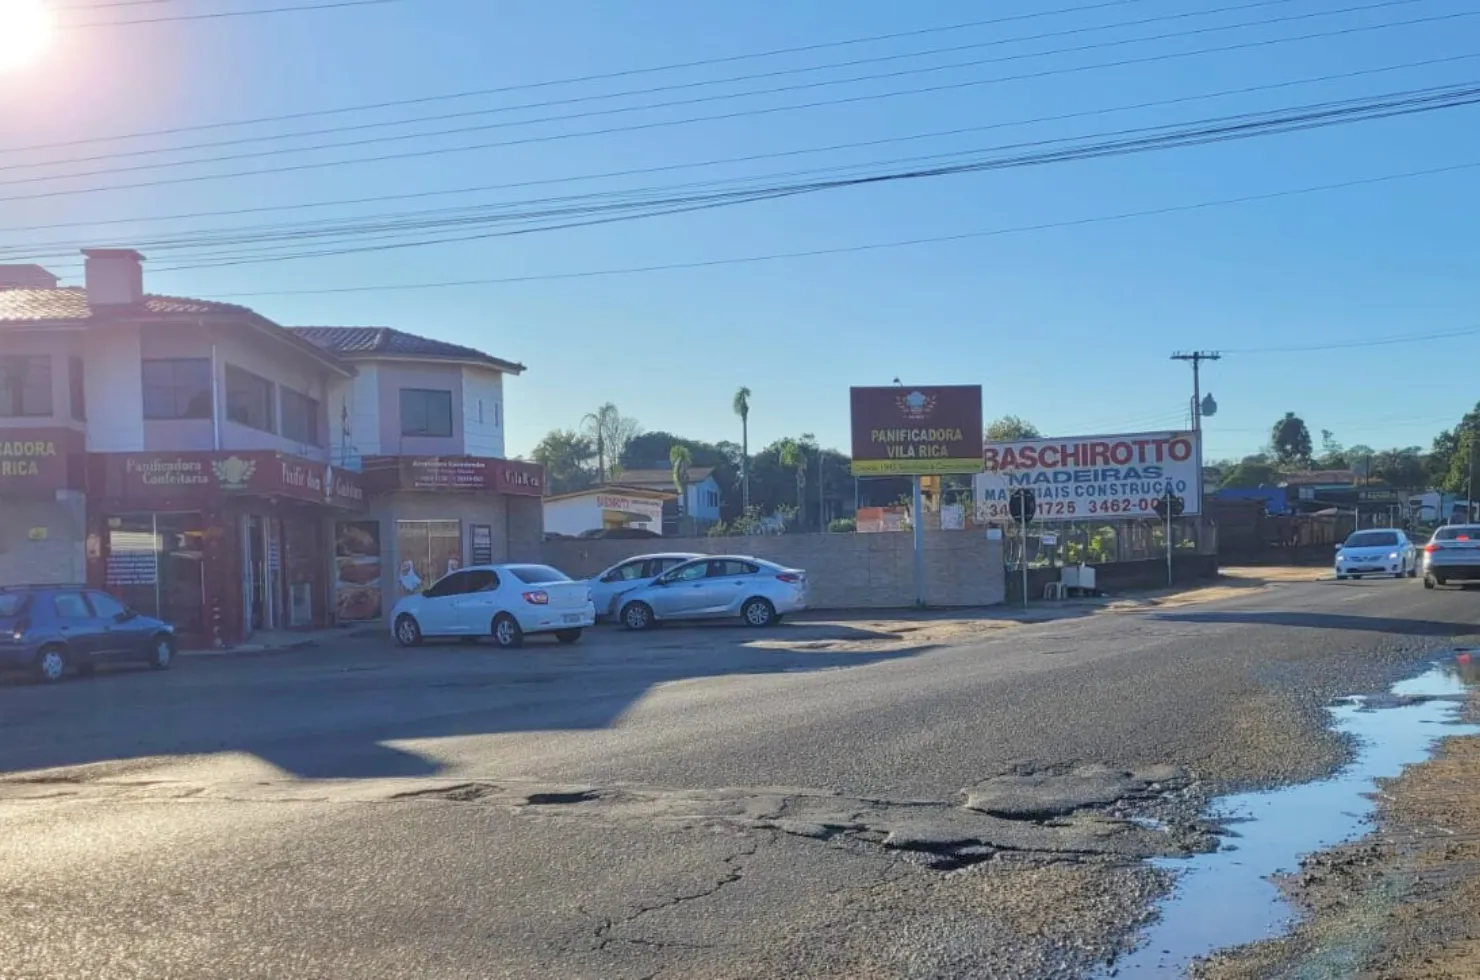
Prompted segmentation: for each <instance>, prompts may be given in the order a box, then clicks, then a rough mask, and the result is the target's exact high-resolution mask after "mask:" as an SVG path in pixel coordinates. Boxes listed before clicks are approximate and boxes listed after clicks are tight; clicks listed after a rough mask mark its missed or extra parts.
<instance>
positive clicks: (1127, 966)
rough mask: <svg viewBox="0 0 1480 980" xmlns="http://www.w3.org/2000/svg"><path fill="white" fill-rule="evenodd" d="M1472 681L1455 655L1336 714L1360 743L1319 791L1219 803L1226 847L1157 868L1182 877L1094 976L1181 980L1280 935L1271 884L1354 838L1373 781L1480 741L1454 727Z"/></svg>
mask: <svg viewBox="0 0 1480 980" xmlns="http://www.w3.org/2000/svg"><path fill="white" fill-rule="evenodd" d="M1477 681H1480V654H1477V655H1476V658H1475V663H1473V664H1472V663H1471V658H1470V657H1469V656H1468V655H1466V654H1461V655H1460V658H1459V659H1458V660H1457V661H1448V662H1446V663H1444V664H1441V665H1438V666H1435V667H1434V668H1433V669H1431V670H1429V671H1427V672H1425V673H1423V674H1421V675H1419V676H1418V677H1414V678H1412V679H1410V680H1406V681H1403V682H1401V683H1399V684H1395V685H1394V686H1393V688H1392V689H1391V691H1390V692H1389V693H1388V694H1387V695H1384V696H1380V697H1373V698H1348V699H1345V700H1343V701H1342V702H1341V703H1339V704H1337V705H1335V706H1333V707H1332V708H1331V709H1330V711H1331V724H1332V727H1333V728H1334V729H1335V730H1337V731H1339V732H1345V733H1347V734H1349V735H1351V736H1352V737H1353V738H1354V739H1355V740H1356V743H1357V755H1356V758H1355V759H1354V760H1353V761H1352V763H1351V764H1350V765H1349V766H1347V767H1346V768H1345V769H1343V770H1342V771H1341V772H1339V773H1337V774H1336V775H1335V776H1333V777H1331V778H1330V779H1325V780H1322V781H1320V782H1315V783H1305V784H1303V785H1299V786H1290V787H1286V788H1284V789H1278V790H1270V791H1265V792H1257V793H1240V794H1237V795H1234V796H1227V797H1224V798H1222V799H1221V800H1219V801H1218V803H1217V804H1216V806H1215V809H1214V813H1215V816H1217V817H1219V819H1220V823H1222V824H1223V826H1224V827H1225V834H1224V838H1223V843H1222V846H1221V847H1220V848H1219V849H1218V850H1217V851H1214V852H1212V853H1210V854H1203V855H1199V856H1197V857H1193V858H1190V859H1161V860H1157V861H1155V862H1154V863H1155V864H1156V866H1157V867H1160V868H1164V869H1167V870H1171V871H1176V872H1178V879H1177V885H1176V887H1175V889H1174V890H1173V892H1172V894H1171V896H1170V897H1169V898H1167V899H1165V900H1164V901H1163V903H1162V906H1161V909H1160V913H1161V917H1160V919H1158V920H1157V922H1156V923H1154V924H1153V925H1152V926H1151V928H1150V929H1149V930H1148V931H1147V933H1146V935H1145V936H1144V939H1143V942H1142V943H1141V944H1140V945H1139V946H1138V947H1137V948H1136V950H1135V951H1134V952H1132V953H1130V954H1129V955H1127V956H1125V957H1122V958H1121V959H1120V960H1118V961H1116V962H1115V963H1114V964H1113V965H1112V966H1111V967H1110V968H1109V969H1108V970H1107V971H1105V972H1104V973H1102V974H1101V975H1100V976H1102V977H1117V978H1120V977H1153V976H1154V977H1171V976H1180V975H1182V974H1183V973H1184V972H1185V971H1186V969H1187V967H1188V965H1189V964H1190V963H1191V961H1192V960H1193V959H1195V958H1196V957H1199V956H1205V955H1207V954H1209V953H1212V952H1213V951H1215V950H1218V949H1223V948H1225V947H1229V946H1239V945H1242V944H1244V943H1251V942H1257V941H1259V940H1261V939H1269V938H1273V937H1275V936H1278V935H1281V934H1282V933H1283V932H1284V931H1285V930H1286V927H1287V926H1288V925H1289V923H1290V921H1291V919H1292V918H1294V916H1295V914H1296V911H1295V909H1294V907H1292V906H1291V905H1290V903H1289V902H1287V901H1286V900H1285V898H1284V896H1283V895H1281V893H1280V891H1279V889H1277V888H1276V887H1275V885H1274V884H1273V883H1272V882H1271V881H1270V880H1269V879H1270V876H1271V875H1273V874H1276V873H1277V872H1281V871H1293V870H1296V869H1297V868H1298V867H1299V863H1300V858H1301V857H1302V856H1303V855H1306V854H1310V853H1312V852H1314V851H1319V850H1323V849H1324V848H1327V847H1331V846H1332V845H1335V844H1339V843H1341V842H1343V841H1347V840H1351V839H1353V838H1354V837H1357V836H1359V835H1360V834H1361V833H1362V832H1363V831H1364V830H1365V829H1366V822H1367V820H1368V818H1369V817H1370V816H1371V815H1372V813H1373V811H1374V810H1375V809H1376V805H1375V803H1374V802H1373V801H1372V800H1371V799H1370V798H1369V794H1371V793H1372V792H1373V790H1374V788H1375V787H1374V782H1373V781H1374V780H1376V779H1382V778H1387V777H1391V776H1396V775H1398V773H1399V772H1400V771H1402V769H1403V767H1405V766H1407V765H1411V764H1412V763H1415V762H1422V761H1423V760H1424V759H1426V758H1428V756H1429V754H1430V753H1431V752H1432V751H1433V749H1434V745H1435V742H1436V741H1437V740H1438V739H1440V738H1444V737H1446V736H1450V735H1472V734H1477V733H1480V726H1475V725H1464V724H1460V723H1459V713H1460V709H1461V707H1462V706H1463V704H1464V700H1465V694H1466V692H1467V690H1468V688H1469V687H1470V686H1471V685H1473V684H1475V683H1477Z"/></svg>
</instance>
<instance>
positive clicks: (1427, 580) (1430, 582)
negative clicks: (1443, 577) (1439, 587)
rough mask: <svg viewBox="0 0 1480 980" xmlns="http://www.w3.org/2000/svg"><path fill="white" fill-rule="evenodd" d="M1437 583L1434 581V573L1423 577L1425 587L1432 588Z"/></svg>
mask: <svg viewBox="0 0 1480 980" xmlns="http://www.w3.org/2000/svg"><path fill="white" fill-rule="evenodd" d="M1435 584H1436V583H1435V582H1434V576H1432V575H1425V576H1424V577H1423V587H1424V588H1426V589H1432V588H1433V587H1434V585H1435Z"/></svg>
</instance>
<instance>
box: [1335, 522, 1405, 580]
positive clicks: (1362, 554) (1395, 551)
mask: <svg viewBox="0 0 1480 980" xmlns="http://www.w3.org/2000/svg"><path fill="white" fill-rule="evenodd" d="M1417 574H1418V549H1417V548H1415V547H1414V546H1413V542H1412V541H1410V540H1408V535H1406V534H1404V533H1403V532H1402V531H1399V530H1398V529H1397V528H1391V527H1384V528H1374V529H1373V530H1370V531H1353V532H1352V533H1351V534H1350V535H1349V536H1348V537H1347V539H1346V540H1345V541H1344V542H1342V543H1341V544H1339V545H1337V546H1336V577H1337V578H1338V579H1344V578H1361V577H1362V576H1363V575H1391V576H1392V577H1393V578H1402V577H1403V576H1405V575H1406V576H1408V577H1409V578H1413V577H1414V576H1416V575H1417Z"/></svg>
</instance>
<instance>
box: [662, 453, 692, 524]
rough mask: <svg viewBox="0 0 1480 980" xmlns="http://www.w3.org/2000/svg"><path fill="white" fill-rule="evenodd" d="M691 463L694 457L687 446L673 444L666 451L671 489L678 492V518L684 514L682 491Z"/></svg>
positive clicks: (685, 485) (686, 481)
mask: <svg viewBox="0 0 1480 980" xmlns="http://www.w3.org/2000/svg"><path fill="white" fill-rule="evenodd" d="M693 461H694V456H693V454H692V453H690V452H689V447H688V446H680V445H677V444H675V445H674V446H673V447H672V448H671V449H669V450H668V462H670V463H672V464H673V489H674V490H676V491H678V516H679V517H680V518H682V517H683V512H684V490H685V489H686V487H687V484H688V482H689V465H690V464H691V463H693ZM680 530H681V528H680Z"/></svg>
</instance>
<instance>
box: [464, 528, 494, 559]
mask: <svg viewBox="0 0 1480 980" xmlns="http://www.w3.org/2000/svg"><path fill="white" fill-rule="evenodd" d="M468 538H469V540H470V541H471V542H472V552H473V564H474V565H492V564H493V527H492V525H489V524H473V525H470V526H469V527H468Z"/></svg>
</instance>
